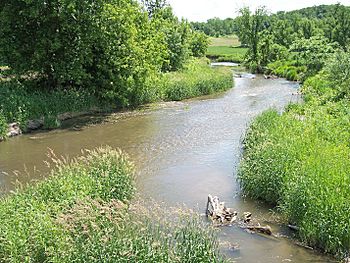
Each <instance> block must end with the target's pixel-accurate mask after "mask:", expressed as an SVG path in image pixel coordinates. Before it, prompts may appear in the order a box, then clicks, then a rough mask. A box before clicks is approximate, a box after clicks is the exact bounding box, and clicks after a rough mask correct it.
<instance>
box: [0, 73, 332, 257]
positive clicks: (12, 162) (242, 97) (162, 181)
mask: <svg viewBox="0 0 350 263" xmlns="http://www.w3.org/2000/svg"><path fill="white" fill-rule="evenodd" d="M297 88H298V85H297V84H296V83H292V82H288V81H286V80H282V79H276V80H265V79H264V78H263V77H262V76H257V77H256V78H251V77H250V76H249V75H246V76H245V75H243V78H236V79H235V88H234V89H231V90H229V91H228V92H226V93H223V94H220V95H215V96H210V97H204V98H200V99H195V100H189V101H185V102H172V103H164V104H162V105H160V106H159V107H158V108H157V109H148V110H142V111H139V112H136V113H124V114H115V115H111V116H91V117H86V118H82V123H83V122H85V121H87V122H88V123H90V125H88V126H84V125H82V123H79V122H78V123H77V122H76V121H75V123H74V125H73V126H72V125H71V124H68V125H67V128H65V129H61V130H55V131H51V132H43V133H40V132H39V133H35V134H28V135H24V136H21V137H17V138H13V139H10V140H8V141H6V142H3V143H1V144H0V173H1V174H0V184H1V187H2V188H3V192H7V191H9V190H11V189H13V184H12V183H11V182H13V181H15V180H19V181H20V182H22V183H25V182H28V181H29V180H32V179H33V178H34V179H37V178H39V174H45V173H47V172H48V168H46V166H45V164H44V162H43V161H44V160H47V156H46V153H47V152H48V149H49V148H50V149H52V150H54V152H55V153H56V154H57V155H64V156H70V157H73V156H76V155H78V154H79V153H80V150H81V149H82V148H87V149H91V148H94V147H97V146H101V145H110V146H112V147H120V148H121V149H123V150H124V151H126V152H127V153H128V154H129V155H130V157H131V158H132V160H133V161H134V162H135V165H136V168H137V171H138V172H137V186H138V192H139V193H140V195H141V196H142V197H145V198H146V197H151V198H155V199H157V200H162V201H164V202H165V203H166V204H168V205H176V204H179V203H180V204H182V203H184V204H186V205H187V206H189V207H191V208H195V209H199V211H201V212H202V211H204V209H205V205H206V200H207V196H208V194H212V195H218V196H219V197H220V199H221V200H222V201H226V204H227V206H228V207H232V208H234V209H235V210H237V211H238V212H240V213H243V212H245V211H249V212H252V213H253V216H254V217H256V218H259V221H260V222H261V223H268V224H269V225H271V226H272V228H273V231H274V232H275V233H276V234H278V235H281V237H279V238H270V237H265V236H261V235H257V234H250V233H247V232H246V231H244V230H242V229H240V228H239V227H234V226H233V227H225V228H222V229H220V232H219V235H220V240H221V243H222V244H223V245H222V249H223V252H224V253H225V254H226V255H227V256H229V257H230V258H232V259H233V260H234V261H235V262H244V263H253V262H254V263H256V262H264V263H265V262H271V263H274V262H299V263H300V262H332V260H331V259H329V258H327V257H326V256H324V255H321V254H318V253H316V252H314V251H312V250H309V249H305V248H302V247H300V246H298V245H296V244H295V243H294V242H291V241H290V239H288V238H285V237H282V236H283V235H289V234H290V233H289V232H288V230H287V229H286V228H285V227H283V226H279V225H278V224H277V223H274V218H275V216H274V214H273V213H272V212H271V210H270V208H269V207H267V206H265V205H264V204H262V203H259V202H255V201H252V200H249V199H245V198H242V197H241V195H240V189H239V184H238V182H237V179H236V173H237V166H238V164H239V160H240V155H241V139H242V137H243V136H244V132H245V130H246V128H247V125H248V123H249V121H251V119H252V118H253V117H254V116H256V115H257V114H259V113H261V112H262V111H264V110H266V109H268V108H270V107H274V108H277V109H278V110H281V111H282V109H283V108H284V106H286V105H287V104H288V103H289V102H291V101H296V100H297V99H298V97H297V96H296V95H293V94H295V93H296V91H297ZM106 119H108V121H106ZM91 123H94V125H91ZM14 170H18V171H23V170H26V172H25V173H23V172H22V173H21V175H20V176H15V175H14V174H13V173H12V171H14ZM232 246H234V247H235V249H231V248H230V247H232Z"/></svg>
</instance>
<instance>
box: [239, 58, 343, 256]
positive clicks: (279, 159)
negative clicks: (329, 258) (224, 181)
mask: <svg viewBox="0 0 350 263" xmlns="http://www.w3.org/2000/svg"><path fill="white" fill-rule="evenodd" d="M337 67H338V70H339V71H338V72H337V71H336V70H337ZM348 67H349V66H348V63H347V60H346V59H343V62H341V59H339V58H337V59H335V60H333V62H330V64H329V66H328V67H327V68H326V69H325V70H324V71H323V72H321V73H320V74H319V75H317V76H315V77H312V78H309V79H308V80H307V81H306V82H305V83H304V86H303V93H304V95H305V103H304V104H301V105H290V106H289V107H288V108H287V111H286V112H285V113H284V114H282V115H279V114H278V113H277V112H276V111H274V110H269V111H267V112H265V113H263V114H262V115H261V116H259V117H258V118H257V119H256V120H255V121H254V122H253V123H252V124H251V126H250V128H249V130H248V132H247V134H246V137H245V139H244V147H245V151H244V156H243V160H242V163H241V166H240V171H239V177H240V181H241V185H242V188H243V191H244V193H245V194H247V195H249V196H251V197H253V198H257V199H262V200H265V201H267V202H269V203H272V204H275V205H276V206H277V207H278V208H279V209H280V211H281V212H282V213H283V214H284V215H285V217H286V220H287V222H288V223H291V224H293V225H296V226H298V227H299V229H300V230H299V231H298V233H297V235H298V237H299V238H300V239H301V240H302V241H304V242H306V243H307V244H309V245H311V246H314V247H318V248H320V249H322V250H324V251H326V252H329V253H332V254H335V255H338V256H339V257H343V256H347V254H348V252H349V250H350V202H349V198H350V176H349V175H350V162H349V158H350V144H349V142H350V129H349V127H350V111H349V106H350V104H349V99H348V98H349V97H348V95H349V93H348V86H347V84H346V83H348V82H347V81H345V79H343V78H342V77H343V76H344V75H343V73H346V72H347V69H348ZM340 80H341V81H340ZM344 82H345V83H344ZM341 83H343V84H345V85H344V89H345V88H346V90H345V91H344V89H343V88H342V86H341V85H343V84H341Z"/></svg>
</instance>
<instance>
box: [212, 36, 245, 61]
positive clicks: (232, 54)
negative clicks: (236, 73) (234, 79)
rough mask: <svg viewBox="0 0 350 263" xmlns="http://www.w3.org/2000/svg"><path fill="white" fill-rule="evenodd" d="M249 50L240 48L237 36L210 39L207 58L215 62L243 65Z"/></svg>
mask: <svg viewBox="0 0 350 263" xmlns="http://www.w3.org/2000/svg"><path fill="white" fill-rule="evenodd" d="M247 50H248V49H247V48H242V47H240V42H239V40H238V38H237V37H236V36H228V37H219V38H210V46H209V47H208V50H207V53H206V56H207V57H208V58H210V59H213V60H215V61H219V62H220V61H229V62H237V63H241V62H243V60H244V56H245V54H246V52H247Z"/></svg>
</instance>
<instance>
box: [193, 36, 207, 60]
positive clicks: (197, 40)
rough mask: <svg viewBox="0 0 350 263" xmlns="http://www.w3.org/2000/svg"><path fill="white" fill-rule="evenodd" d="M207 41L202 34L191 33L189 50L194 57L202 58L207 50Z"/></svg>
mask: <svg viewBox="0 0 350 263" xmlns="http://www.w3.org/2000/svg"><path fill="white" fill-rule="evenodd" d="M208 45H209V39H208V37H207V36H206V35H205V34H204V33H202V32H193V33H192V38H191V43H190V49H191V52H192V55H193V56H194V57H203V56H204V55H205V52H206V51H207V49H208Z"/></svg>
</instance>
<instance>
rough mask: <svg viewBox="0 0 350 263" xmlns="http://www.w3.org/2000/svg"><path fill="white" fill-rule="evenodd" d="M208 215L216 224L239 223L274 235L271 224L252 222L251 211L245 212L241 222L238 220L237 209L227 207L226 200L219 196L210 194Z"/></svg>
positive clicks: (254, 230) (247, 228) (244, 226)
mask: <svg viewBox="0 0 350 263" xmlns="http://www.w3.org/2000/svg"><path fill="white" fill-rule="evenodd" d="M206 215H207V217H209V218H210V219H211V221H212V222H213V224H214V225H215V226H227V225H232V224H233V223H238V225H239V226H240V227H241V228H243V229H246V230H249V231H251V232H257V233H261V234H265V235H269V236H271V235H272V230H271V227H270V226H261V225H260V224H259V223H258V224H251V220H252V214H251V213H250V212H245V213H243V218H242V219H240V222H237V215H238V213H237V212H236V211H233V210H232V209H231V208H227V207H226V206H225V203H224V202H220V201H219V198H218V197H217V196H214V197H213V196H212V195H208V202H207V209H206Z"/></svg>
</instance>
